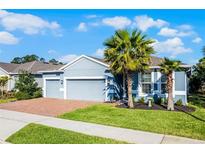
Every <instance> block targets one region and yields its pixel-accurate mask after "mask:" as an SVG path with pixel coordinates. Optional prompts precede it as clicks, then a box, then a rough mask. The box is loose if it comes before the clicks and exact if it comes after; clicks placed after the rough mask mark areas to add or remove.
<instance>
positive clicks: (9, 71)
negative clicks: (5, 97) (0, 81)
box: [0, 61, 62, 91]
mask: <svg viewBox="0 0 205 154" xmlns="http://www.w3.org/2000/svg"><path fill="white" fill-rule="evenodd" d="M60 67H62V65H53V64H50V63H43V62H39V61H33V62H28V63H24V64H12V63H2V62H0V76H8V77H10V80H9V81H8V84H7V89H5V90H7V91H11V90H12V89H13V88H14V86H15V80H16V79H17V78H18V74H19V71H21V70H26V71H28V72H30V73H32V74H33V75H34V77H35V80H36V82H37V83H38V86H39V87H43V78H42V74H41V73H39V71H42V70H44V71H49V70H57V69H59V68H60Z"/></svg>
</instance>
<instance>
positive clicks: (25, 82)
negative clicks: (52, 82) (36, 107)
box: [15, 71, 42, 99]
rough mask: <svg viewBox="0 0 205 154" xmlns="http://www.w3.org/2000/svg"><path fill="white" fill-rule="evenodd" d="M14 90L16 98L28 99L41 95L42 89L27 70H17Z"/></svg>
mask: <svg viewBox="0 0 205 154" xmlns="http://www.w3.org/2000/svg"><path fill="white" fill-rule="evenodd" d="M15 90H17V91H18V92H17V93H16V96H17V99H30V98H37V97H41V96H42V90H41V88H39V87H38V84H37V82H36V81H35V78H34V76H33V75H32V74H31V73H29V72H27V71H21V72H19V77H18V80H16V83H15Z"/></svg>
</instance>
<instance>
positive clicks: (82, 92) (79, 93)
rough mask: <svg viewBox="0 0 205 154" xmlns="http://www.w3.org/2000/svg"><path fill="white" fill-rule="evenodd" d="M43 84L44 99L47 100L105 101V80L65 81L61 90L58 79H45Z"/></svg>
mask: <svg viewBox="0 0 205 154" xmlns="http://www.w3.org/2000/svg"><path fill="white" fill-rule="evenodd" d="M45 82H46V84H45V87H46V97H49V98H61V97H62V98H66V99H69V100H88V101H100V102H102V101H104V100H105V79H66V80H65V83H64V84H65V87H64V88H61V85H60V79H47V80H45ZM60 89H63V91H64V90H65V92H63V91H60ZM63 95H65V96H63Z"/></svg>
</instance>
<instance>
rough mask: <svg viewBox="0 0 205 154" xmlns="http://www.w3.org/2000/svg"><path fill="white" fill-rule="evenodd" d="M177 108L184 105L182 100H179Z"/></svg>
mask: <svg viewBox="0 0 205 154" xmlns="http://www.w3.org/2000/svg"><path fill="white" fill-rule="evenodd" d="M175 104H176V105H177V106H182V105H183V102H182V100H181V99H179V100H177V101H176V103H175Z"/></svg>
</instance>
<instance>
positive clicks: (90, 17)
mask: <svg viewBox="0 0 205 154" xmlns="http://www.w3.org/2000/svg"><path fill="white" fill-rule="evenodd" d="M85 17H86V18H87V19H93V18H97V17H98V16H97V15H95V14H90V15H87V16H85Z"/></svg>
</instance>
